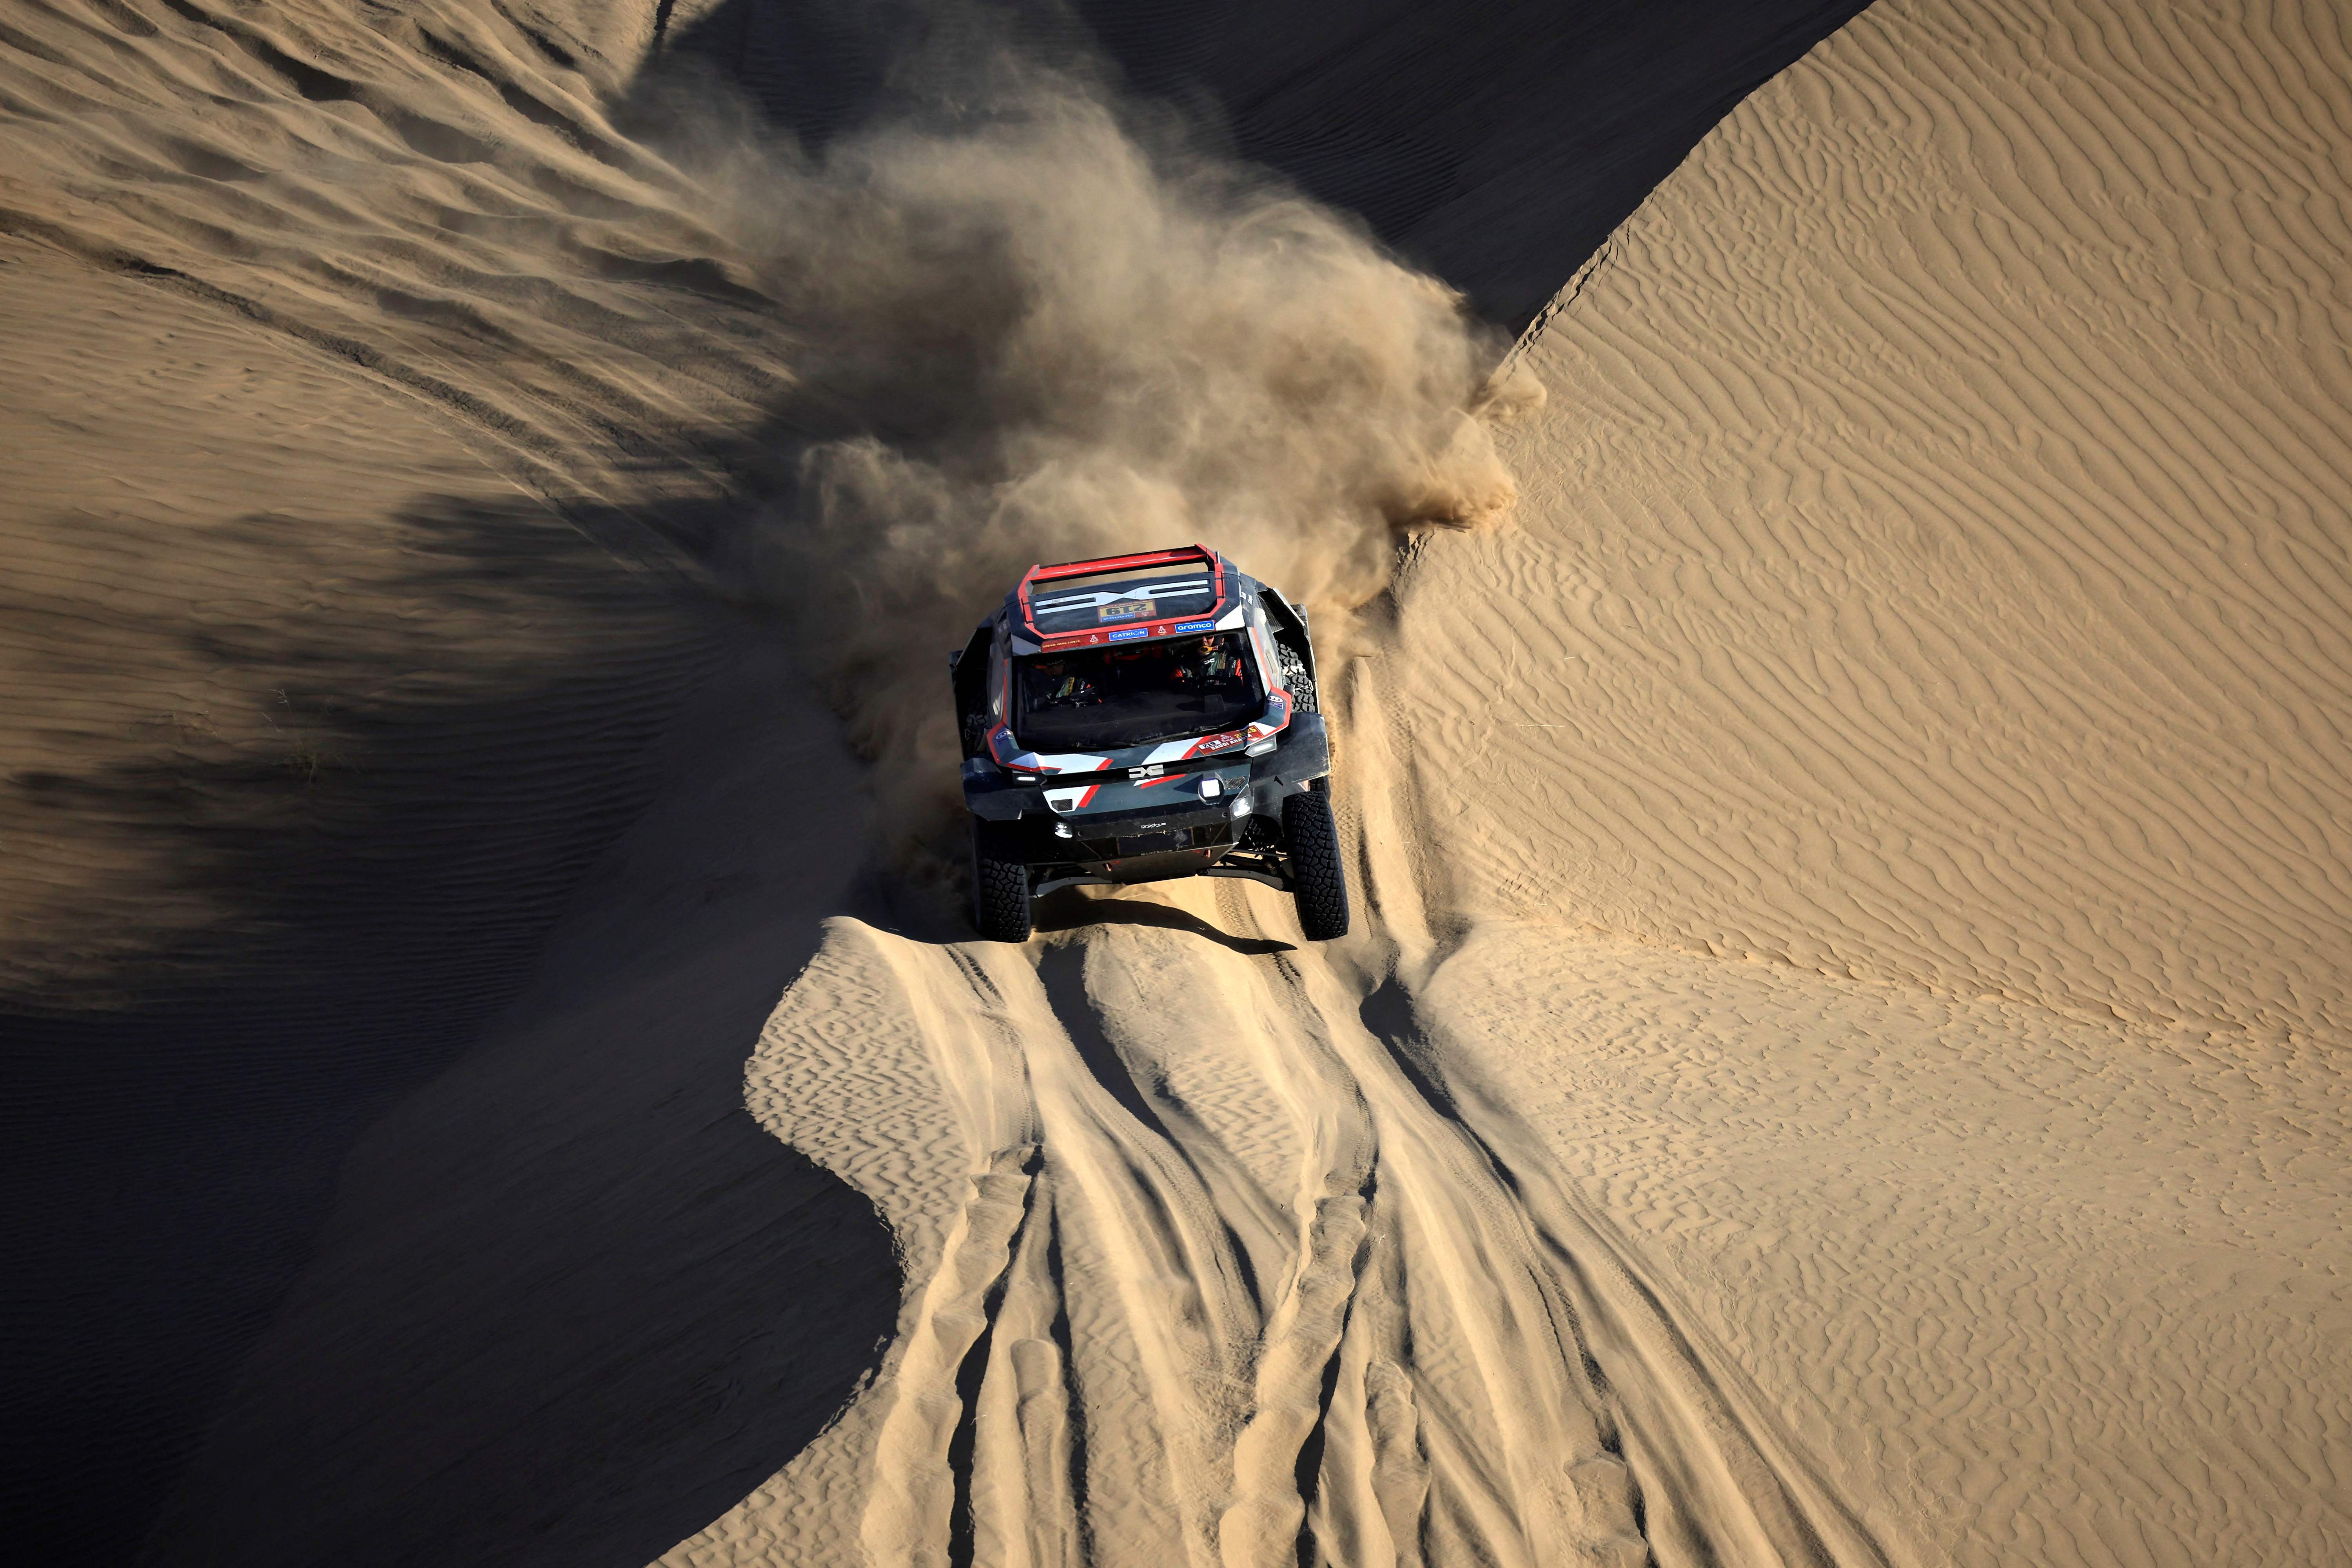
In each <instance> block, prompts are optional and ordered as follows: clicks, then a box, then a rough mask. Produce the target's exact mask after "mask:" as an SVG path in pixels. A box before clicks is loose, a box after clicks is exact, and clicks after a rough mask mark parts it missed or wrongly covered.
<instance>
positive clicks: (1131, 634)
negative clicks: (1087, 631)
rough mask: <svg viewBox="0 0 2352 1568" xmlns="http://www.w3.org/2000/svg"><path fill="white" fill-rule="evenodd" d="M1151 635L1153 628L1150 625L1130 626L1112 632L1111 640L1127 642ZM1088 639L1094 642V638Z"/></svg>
mask: <svg viewBox="0 0 2352 1568" xmlns="http://www.w3.org/2000/svg"><path fill="white" fill-rule="evenodd" d="M1150 635H1151V628H1150V626H1128V627H1126V628H1125V629H1123V630H1120V631H1115V632H1113V633H1111V634H1110V640H1111V641H1113V642H1127V641H1129V640H1130V639H1132V638H1135V637H1150ZM1087 641H1088V642H1092V641H1094V638H1092V637H1088V638H1087Z"/></svg>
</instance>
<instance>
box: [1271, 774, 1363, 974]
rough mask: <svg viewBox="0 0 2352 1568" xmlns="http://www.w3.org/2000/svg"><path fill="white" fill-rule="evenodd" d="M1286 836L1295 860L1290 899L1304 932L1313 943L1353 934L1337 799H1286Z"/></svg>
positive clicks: (1320, 795) (1313, 795)
mask: <svg viewBox="0 0 2352 1568" xmlns="http://www.w3.org/2000/svg"><path fill="white" fill-rule="evenodd" d="M1282 837H1283V842H1284V846H1285V847H1286V848H1287V849H1288V851H1289V855H1290V896H1291V898H1292V899H1293V900H1295V901H1296V902H1297V905H1298V929H1299V930H1300V931H1304V932H1305V933H1306V936H1307V941H1309V942H1329V941H1331V940H1332V939H1333V938H1335V937H1342V936H1345V935H1347V934H1348V877H1347V873H1346V872H1345V871H1344V870H1342V869H1341V868H1340V866H1339V824H1338V823H1337V822H1336V821H1334V820H1333V819H1332V816H1331V797H1330V796H1329V795H1327V794H1326V793H1324V792H1323V791H1322V790H1319V789H1312V790H1309V791H1307V793H1306V794H1305V795H1289V796H1286V798H1285V799H1284V800H1283V803H1282Z"/></svg>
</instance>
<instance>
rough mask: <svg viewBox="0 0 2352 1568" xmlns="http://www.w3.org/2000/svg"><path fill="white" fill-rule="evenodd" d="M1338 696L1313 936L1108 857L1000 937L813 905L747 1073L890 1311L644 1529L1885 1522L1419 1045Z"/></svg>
mask: <svg viewBox="0 0 2352 1568" xmlns="http://www.w3.org/2000/svg"><path fill="white" fill-rule="evenodd" d="M1363 668H1364V667H1363V666H1358V667H1357V674H1356V677H1355V681H1354V682H1353V683H1352V684H1354V685H1356V686H1359V687H1360V683H1361V681H1362V679H1364V677H1363V676H1362V674H1361V671H1362V669H1363ZM1343 695H1345V696H1350V697H1354V698H1356V699H1358V700H1353V701H1349V702H1347V703H1346V711H1344V712H1343V713H1342V714H1341V715H1340V717H1341V718H1342V720H1343V721H1349V720H1352V721H1353V722H1350V723H1349V725H1348V732H1349V741H1350V745H1349V766H1348V768H1347V769H1346V771H1345V773H1344V775H1343V777H1344V779H1345V780H1346V781H1348V782H1351V783H1352V784H1354V785H1356V786H1357V793H1356V794H1354V795H1351V796H1350V797H1349V798H1348V800H1347V803H1346V804H1347V805H1348V807H1349V809H1348V810H1347V811H1346V813H1345V814H1344V820H1345V821H1346V823H1347V825H1348V830H1349V835H1350V838H1351V842H1352V845H1353V856H1354V860H1355V868H1356V875H1357V882H1358V886H1359V888H1360V889H1361V892H1362V897H1361V900H1360V902H1361V904H1362V906H1363V907H1364V909H1365V911H1366V913H1367V915H1368V916H1369V919H1368V920H1367V921H1366V925H1367V926H1368V928H1369V930H1368V931H1367V932H1366V933H1365V934H1363V935H1361V936H1360V937H1359V938H1358V939H1356V940H1354V941H1352V942H1348V943H1343V944H1339V947H1338V949H1337V950H1336V951H1334V950H1310V949H1305V948H1291V947H1288V946H1286V944H1284V943H1282V942H1269V941H1267V940H1266V939H1267V938H1268V937H1275V936H1279V934H1280V933H1281V931H1283V930H1284V929H1285V928H1286V924H1287V911H1286V909H1285V907H1284V906H1283V905H1282V904H1281V902H1280V901H1279V900H1271V899H1264V898H1262V897H1261V895H1259V894H1258V893H1257V892H1256V891H1255V889H1241V888H1238V887H1225V888H1213V885H1210V884H1201V885H1198V886H1193V887H1182V886H1180V887H1178V888H1176V889H1172V894H1173V897H1174V898H1175V899H1178V900H1188V901H1190V902H1193V903H1197V904H1199V905H1200V906H1201V910H1200V913H1201V916H1202V919H1203V920H1207V921H1212V922H1213V925H1214V926H1215V927H1216V928H1218V930H1219V931H1221V932H1225V931H1229V932H1233V933H1234V936H1232V937H1229V938H1226V939H1225V940H1224V941H1223V942H1213V941H1207V940H1203V939H1202V936H1201V934H1200V933H1199V932H1198V931H1196V930H1192V929H1187V927H1188V926H1189V925H1190V922H1185V924H1182V925H1180V924H1178V923H1175V922H1168V923H1159V922H1150V921H1141V920H1127V919H1121V918H1120V917H1121V914H1122V913H1123V912H1125V911H1127V910H1134V911H1137V912H1142V911H1146V910H1150V904H1149V903H1145V902H1141V901H1140V900H1146V899H1149V898H1150V897H1152V895H1137V894H1129V895H1125V896H1124V897H1123V898H1122V899H1121V900H1109V901H1106V902H1105V903H1104V904H1102V905H1101V906H1100V907H1099V908H1098V910H1097V914H1098V915H1099V916H1100V917H1101V921H1100V923H1097V924H1090V925H1087V926H1083V927H1080V928H1077V929H1076V930H1075V931H1071V932H1069V933H1067V934H1066V935H1065V936H1062V937H1059V938H1051V937H1049V938H1046V939H1044V940H1041V941H1040V942H1035V943H1033V944H1031V945H1030V946H1029V947H1027V948H1002V947H992V946H987V945H983V944H976V943H975V944H953V945H936V944H929V943H925V942H917V941H913V940H909V939H908V938H907V937H904V936H900V935H898V934H894V933H891V932H887V931H880V930H877V929H875V928H873V927H870V926H867V925H865V924H863V923H861V922H858V921H846V920H845V921H838V922H836V923H835V928H834V931H833V933H832V937H831V940H830V941H829V942H828V943H827V945H826V949H825V951H824V953H823V954H822V955H821V956H820V957H819V958H818V960H817V961H816V962H815V963H814V964H812V966H811V968H810V971H809V973H807V974H806V975H804V976H803V979H802V981H801V982H799V983H798V984H796V985H795V987H794V988H793V991H792V992H791V993H790V994H787V995H786V997H785V998H784V1000H783V1002H782V1005H780V1006H779V1008H778V1010H777V1012H776V1014H775V1016H774V1017H773V1018H772V1021H771V1023H770V1026H769V1028H768V1030H767V1032H766V1035H765V1037H764V1038H763V1040H762V1044H761V1049H760V1052H759V1054H758V1055H757V1056H756V1057H755V1058H753V1061H752V1063H751V1069H750V1089H751V1102H752V1105H753V1108H754V1110H755V1111H756V1112H758V1113H759V1114H760V1115H761V1119H762V1120H763V1121H765V1122H766V1123H767V1124H768V1125H769V1126H770V1127H771V1128H772V1130H774V1131H777V1132H778V1133H779V1135H780V1136H783V1137H785V1138H787V1139H788V1140H789V1141H790V1142H793V1143H794V1144H795V1146H797V1147H800V1148H802V1149H803V1150H805V1151H807V1152H810V1153H811V1154H812V1155H813V1156H814V1157H815V1158H817V1159H818V1160H819V1161H821V1162H823V1163H826V1164H828V1165H830V1166H831V1167H832V1168H833V1169H835V1170H836V1171H837V1172H839V1173H841V1174H842V1175H843V1176H844V1177H845V1179H847V1180H849V1181H851V1182H852V1183H854V1184H857V1185H858V1186H859V1187H860V1188H861V1189H862V1190H863V1191H865V1192H866V1194H868V1195H869V1196H870V1197H872V1198H873V1199H874V1201H875V1202H876V1204H877V1207H879V1208H880V1209H881V1210H882V1212H883V1213H884V1214H885V1215H886V1216H887V1217H888V1218H889V1220H890V1221H891V1223H892V1225H893V1226H894V1227H895V1228H896V1230H897V1232H898V1236H899V1237H900V1244H901V1247H902V1248H903V1249H904V1251H905V1253H906V1255H907V1258H908V1279H909V1281H910V1285H909V1289H908V1296H907V1299H906V1301H905V1304H904V1306H903V1309H902V1312H901V1316H900V1320H899V1323H898V1333H897V1338H896V1341H895V1343H894V1344H893V1347H892V1349H891V1351H890V1353H889V1356H888V1358H887V1362H886V1363H885V1366H884V1369H883V1372H882V1374H881V1376H880V1377H879V1378H878V1379H877V1382H876V1383H875V1384H874V1385H873V1386H872V1387H871V1388H870V1389H869V1390H868V1391H867V1393H866V1394H865V1395H864V1396H863V1397H862V1398H861V1399H860V1400H858V1401H857V1402H856V1404H854V1405H852V1407H851V1408H850V1410H849V1411H847V1412H846V1413H845V1415H844V1418H843V1419H842V1421H841V1422H840V1423H839V1424H838V1425H837V1426H835V1428H834V1429H833V1430H832V1431H831V1432H830V1433H828V1434H827V1436H825V1437H824V1438H823V1439H821V1440H820V1441H819V1442H818V1443H817V1444H815V1445H814V1446H813V1447H811V1448H810V1449H808V1450H807V1451H805V1452H803V1454H802V1455H800V1456H799V1457H798V1458H795V1459H794V1461H793V1464H792V1465H791V1466H789V1467H788V1468H786V1469H785V1471H784V1472H783V1473H782V1474H781V1475H780V1476H778V1477H777V1478H776V1479H775V1480H774V1481H772V1482H771V1484H770V1485H769V1486H768V1487H767V1488H764V1489H762V1490H761V1492H760V1493H759V1494H756V1495H755V1496H754V1497H753V1498H751V1499H750V1500H747V1501H746V1502H745V1504H744V1505H743V1506H742V1507H741V1508H740V1509H738V1510H734V1511H733V1512H732V1513H730V1515H729V1516H728V1517H726V1518H725V1519H722V1520H720V1521H718V1522H717V1523H715V1524H714V1525H713V1526H712V1527H711V1528H710V1529H709V1531H705V1532H704V1533H703V1535H701V1536H699V1537H697V1538H696V1539H695V1540H693V1541H689V1542H685V1543H683V1544H681V1545H680V1547H679V1548H677V1551H676V1552H673V1553H671V1554H670V1556H669V1557H668V1558H667V1559H666V1560H665V1561H669V1562H676V1563H727V1562H750V1561H760V1562H785V1563H793V1562H802V1563H821V1562H829V1561H831V1562H837V1561H843V1560H845V1557H844V1555H843V1553H844V1548H845V1547H847V1546H848V1545H849V1542H852V1541H855V1542H856V1549H854V1550H862V1551H863V1552H864V1553H865V1555H866V1560H868V1561H872V1562H876V1563H911V1564H927V1565H928V1564H940V1565H942V1568H944V1565H946V1564H950V1563H991V1564H1019V1565H1024V1568H1026V1565H1030V1564H1040V1565H1042V1564H1060V1563H1079V1562H1085V1563H1105V1564H1127V1563H1133V1564H1146V1563H1149V1564H1152V1565H1154V1568H1163V1565H1165V1564H1167V1563H1171V1562H1181V1563H1187V1564H1200V1565H1202V1568H1208V1565H1211V1564H1215V1565H1218V1568H1248V1565H1256V1564H1276V1563H1284V1564H1287V1563H1331V1564H1339V1563H1346V1564H1350V1565H1356V1564H1368V1563H1379V1564H1389V1563H1398V1564H1416V1565H1418V1564H1427V1565H1431V1568H1440V1565H1444V1564H1452V1563H1498V1564H1505V1565H1509V1568H1550V1565H1554V1564H1559V1563H1611V1564H1627V1565H1631V1564H1635V1563H1651V1562H1654V1563H1666V1564H1676V1563H1822V1564H1827V1563H1877V1562H1883V1561H1885V1558H1884V1557H1883V1554H1882V1553H1881V1552H1879V1550H1878V1549H1877V1547H1876V1546H1875V1545H1874V1543H1873V1542H1872V1541H1871V1540H1870V1539H1869V1537H1868V1536H1867V1534H1866V1533H1865V1532H1864V1531H1862V1530H1861V1529H1860V1528H1859V1526H1858V1525H1856V1524H1855V1523H1854V1522H1853V1520H1852V1519H1851V1517H1850V1516H1849V1515H1848V1514H1847V1512H1846V1511H1845V1510H1843V1508H1842V1507H1841V1506H1840V1505H1839V1504H1838V1503H1837V1502H1836V1500H1834V1499H1833V1498H1832V1497H1830V1496H1829V1495H1828V1494H1827V1492H1826V1490H1825V1489H1823V1488H1822V1486H1821V1485H1820V1484H1819V1482H1818V1481H1817V1480H1816V1479H1813V1478H1812V1477H1811V1474H1810V1472H1809V1471H1808V1470H1807V1469H1806V1468H1805V1467H1804V1465H1803V1464H1802V1463H1801V1460H1800V1459H1799V1458H1797V1457H1795V1456H1794V1455H1793V1454H1792V1452H1791V1451H1790V1447H1789V1446H1788V1445H1787V1444H1785V1443H1784V1442H1783V1441H1781V1440H1780V1438H1779V1437H1778V1436H1776V1435H1775V1434H1774V1433H1773V1431H1772V1430H1771V1427H1770V1424H1769V1422H1768V1421H1767V1420H1765V1419H1764V1418H1762V1417H1761V1416H1760V1415H1759V1414H1758V1408H1757V1402H1755V1401H1754V1400H1752V1399H1751V1398H1750V1397H1749V1396H1748V1394H1746V1392H1745V1390H1744V1387H1743V1386H1742V1385H1741V1384H1739V1383H1738V1379H1737V1376H1736V1374H1734V1373H1730V1372H1728V1371H1727V1369H1726V1368H1725V1367H1724V1366H1723V1365H1722V1364H1721V1363H1720V1362H1719V1360H1718V1358H1716V1357H1714V1356H1713V1355H1712V1354H1710V1352H1709V1351H1708V1350H1707V1348H1706V1346H1705V1345H1704V1344H1703V1343H1701V1342H1700V1341H1699V1339H1698V1338H1697V1337H1696V1334H1695V1333H1694V1332H1693V1331H1689V1330H1687V1329H1685V1327H1683V1326H1682V1325H1681V1323H1680V1322H1678V1321H1677V1314H1676V1313H1675V1310H1674V1308H1673V1306H1672V1303H1671V1302H1670V1300H1668V1298H1667V1297H1666V1296H1665V1295H1664V1292H1663V1291H1661V1290H1660V1289H1657V1288H1656V1287H1654V1285H1653V1284H1652V1283H1651V1282H1649V1281H1647V1280H1646V1279H1644V1278H1643V1275H1642V1273H1641V1272H1640V1269H1639V1268H1638V1265H1636V1264H1635V1263H1634V1262H1633V1261H1632V1260H1631V1258H1630V1257H1629V1255H1628V1254H1627V1253H1626V1252H1625V1251H1624V1250H1623V1249H1622V1248H1620V1247H1617V1246H1616V1245H1615V1244H1614V1243H1613V1241H1612V1238H1611V1236H1610V1233H1609V1232H1608V1230H1607V1228H1606V1226H1604V1225H1602V1224H1601V1222H1599V1221H1597V1220H1596V1219H1595V1218H1594V1217H1593V1216H1592V1215H1590V1214H1589V1213H1588V1212H1586V1211H1585V1210H1583V1209H1582V1208H1581V1207H1580V1206H1579V1205H1578V1204H1577V1202H1576V1201H1575V1200H1574V1199H1572V1198H1571V1197H1570V1194H1569V1192H1568V1189H1567V1188H1566V1186H1565V1185H1564V1184H1562V1183H1560V1182H1559V1181H1558V1180H1556V1179H1555V1178H1554V1176H1553V1174H1552V1173H1551V1171H1550V1167H1549V1159H1548V1156H1546V1155H1545V1154H1544V1153H1543V1152H1542V1149H1541V1145H1540V1142H1539V1141H1538V1139H1537V1138H1536V1137H1535V1136H1533V1135H1532V1134H1530V1133H1528V1132H1526V1131H1524V1130H1522V1129H1520V1128H1519V1127H1518V1126H1517V1122H1516V1121H1515V1119H1514V1118H1513V1117H1512V1116H1511V1115H1510V1113H1509V1112H1508V1110H1507V1109H1506V1108H1505V1107H1503V1106H1502V1105H1500V1104H1498V1103H1496V1101H1495V1100H1493V1099H1492V1098H1491V1097H1488V1096H1486V1095H1483V1094H1481V1093H1479V1092H1477V1090H1476V1089H1475V1086H1469V1087H1466V1088H1465V1086H1460V1085H1455V1084H1453V1083H1451V1082H1449V1081H1448V1079H1447V1078H1446V1077H1445V1075H1444V1072H1443V1071H1442V1070H1441V1069H1440V1068H1437V1067H1436V1066H1435V1065H1434V1058H1433V1056H1432V1053H1431V1050H1430V1046H1429V1042H1428V1041H1427V1040H1426V1039H1425V1038H1424V1037H1423V1035H1422V1032H1421V1030H1420V1028H1419V1026H1418V1025H1417V1024H1416V1022H1415V1019H1414V1012H1413V1002H1412V993H1413V989H1414V987H1415V985H1417V984H1420V983H1421V982H1422V980H1423V979H1424V978H1425V977H1426V975H1427V974H1428V973H1431V972H1432V971H1433V969H1434V967H1435V966H1436V965H1437V964H1438V963H1442V961H1443V958H1444V946H1443V942H1441V941H1439V940H1436V939H1433V937H1432V935H1431V932H1430V921H1429V919H1428V918H1427V916H1426V915H1425V914H1424V912H1423V898H1424V895H1425V893H1426V892H1427V891H1428V890H1430V889H1437V890H1439V891H1442V880H1443V879H1442V877H1440V876H1438V875H1437V874H1436V873H1435V872H1434V871H1433V869H1432V868H1431V866H1430V864H1428V863H1427V862H1426V861H1417V860H1416V858H1415V857H1416V855H1422V856H1426V854H1427V853H1428V851H1427V850H1426V848H1425V847H1420V846H1421V845H1422V843H1423V841H1421V840H1419V839H1417V838H1416V837H1415V836H1414V835H1413V834H1412V832H1411V830H1410V825H1409V821H1408V819H1409V817H1410V816H1411V812H1412V805H1411V798H1410V774H1409V772H1408V771H1407V770H1405V769H1403V768H1402V767H1400V766H1399V765H1397V762H1396V758H1395V757H1394V755H1392V754H1391V751H1392V749H1391V743H1390V741H1389V738H1388V737H1387V736H1386V734H1385V733H1384V732H1383V731H1382V730H1381V727H1380V725H1379V724H1378V723H1376V722H1365V721H1363V720H1364V719H1365V718H1366V716H1368V715H1370V714H1372V713H1374V712H1376V711H1377V705H1376V704H1370V703H1366V702H1363V701H1362V700H1360V699H1361V696H1362V693H1361V692H1360V690H1351V691H1350V692H1349V693H1346V694H1343ZM1378 781H1390V784H1389V785H1388V787H1387V788H1385V789H1384V788H1382V787H1380V785H1379V783H1378ZM1368 786H1369V787H1368ZM1151 912H1155V913H1164V911H1157V910H1153V911H1151ZM853 1086H854V1087H853ZM853 1110H854V1113H853Z"/></svg>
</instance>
